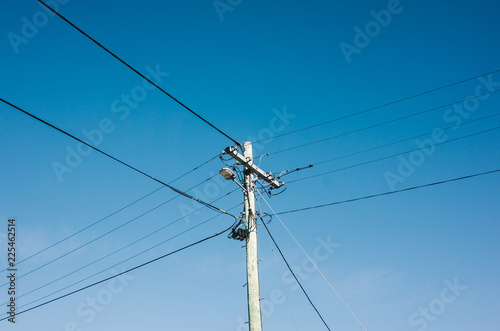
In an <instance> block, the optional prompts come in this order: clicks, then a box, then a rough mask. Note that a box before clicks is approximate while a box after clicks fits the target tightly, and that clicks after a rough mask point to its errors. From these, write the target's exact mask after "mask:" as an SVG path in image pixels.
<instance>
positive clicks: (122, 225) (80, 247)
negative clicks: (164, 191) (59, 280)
mask: <svg viewBox="0 0 500 331" xmlns="http://www.w3.org/2000/svg"><path fill="white" fill-rule="evenodd" d="M215 176H216V175H213V176H212V177H210V178H208V179H206V180H204V181H202V182H201V183H199V184H197V185H195V186H193V187H191V188H190V189H189V190H187V191H191V190H192V189H194V188H196V187H198V186H200V185H201V184H203V183H205V182H207V181H209V180H210V179H212V178H213V177H215ZM230 193H232V192H230ZM177 197H178V195H176V196H175V197H173V198H170V199H168V200H167V201H165V202H163V203H161V204H159V205H157V206H156V207H154V208H152V209H150V210H148V211H146V212H144V213H142V214H141V215H139V216H136V217H134V218H132V219H131V220H129V221H127V222H125V223H122V224H120V225H118V226H117V227H115V228H113V229H111V230H109V231H107V232H105V233H103V234H101V235H99V236H97V237H95V238H94V239H92V240H90V241H87V242H85V243H83V244H81V245H80V246H78V247H76V248H73V249H72V250H70V251H69V252H66V253H64V254H62V255H59V256H58V257H56V258H54V259H52V260H50V261H47V262H45V263H44V264H42V265H41V266H38V267H36V268H35V269H32V270H30V271H28V272H25V273H23V274H22V275H20V276H18V277H17V278H18V279H21V278H23V277H25V276H28V275H30V274H32V273H33V272H35V271H37V270H40V269H42V268H44V267H46V266H48V265H49V264H52V263H54V262H56V261H58V260H60V259H62V258H63V257H65V256H68V255H70V254H71V253H74V252H76V251H78V250H80V249H82V248H83V247H86V246H88V245H90V244H92V243H94V242H96V241H97V240H99V239H102V238H104V237H106V236H107V235H109V234H111V233H113V232H115V231H116V230H119V229H121V228H123V227H125V226H126V225H129V224H131V223H132V222H134V221H136V220H138V219H139V218H141V217H143V216H145V215H147V214H149V213H151V212H152V211H154V210H156V209H158V208H160V207H162V206H164V205H166V204H167V203H169V202H171V201H172V200H174V199H176V198H177ZM217 200H219V199H217ZM217 200H215V201H217ZM202 208H203V207H201V208H199V209H202ZM142 239H144V238H142ZM8 284H9V282H6V283H4V284H2V285H0V288H1V287H4V286H5V285H8Z"/></svg>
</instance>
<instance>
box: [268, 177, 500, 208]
mask: <svg viewBox="0 0 500 331" xmlns="http://www.w3.org/2000/svg"><path fill="white" fill-rule="evenodd" d="M496 172H500V169H495V170H491V171H486V172H481V173H477V174H473V175H468V176H463V177H457V178H452V179H447V180H442V181H439V182H434V183H428V184H424V185H419V186H413V187H408V188H405V189H401V190H395V191H388V192H384V193H377V194H372V195H367V196H364V197H359V198H353V199H348V200H342V201H336V202H330V203H325V204H322V205H317V206H312V207H305V208H300V209H294V210H287V211H282V212H279V213H277V215H284V214H289V213H296V212H300V211H305V210H310V209H316V208H323V207H327V206H334V205H340V204H343V203H348V202H354V201H359V200H365V199H371V198H375V197H380V196H384V195H390V194H396V193H401V192H406V191H411V190H416V189H420V188H424V187H429V186H434V185H440V184H445V183H450V182H455V181H459V180H463V179H468V178H473V177H479V176H484V175H488V174H493V173H496Z"/></svg>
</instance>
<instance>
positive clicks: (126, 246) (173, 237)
mask: <svg viewBox="0 0 500 331" xmlns="http://www.w3.org/2000/svg"><path fill="white" fill-rule="evenodd" d="M236 190H237V189H235V190H233V191H231V192H229V193H227V194H226V195H224V196H228V195H229V194H231V193H233V192H235V191H236ZM221 198H222V197H221ZM219 199H220V198H219ZM219 199H217V200H219ZM240 205H241V203H240V204H238V205H236V206H234V207H232V208H230V209H229V210H232V209H234V208H236V207H238V206H240ZM199 209H201V208H199ZM199 209H197V210H194V211H192V212H191V213H189V214H187V215H185V216H183V217H181V218H179V219H177V220H175V221H173V222H170V223H169V224H167V225H165V226H163V227H161V228H159V229H157V230H155V231H153V232H151V233H150V234H148V235H145V236H143V237H142V238H139V239H137V240H135V241H133V242H132V243H130V244H127V245H125V246H123V247H121V248H119V249H117V250H115V251H114V252H112V253H109V254H107V255H105V256H103V257H101V258H99V259H97V260H94V261H92V262H90V263H88V264H86V265H84V266H82V267H80V268H78V269H76V270H73V271H72V272H70V273H67V274H66V275H64V276H61V277H59V278H57V279H54V280H52V281H50V282H49V283H46V284H44V285H41V286H39V287H37V288H35V289H33V290H31V291H29V292H26V293H24V294H22V295H20V296H19V297H18V298H21V297H24V296H26V295H28V294H31V293H33V292H36V291H38V290H40V289H42V288H45V287H47V286H49V285H51V284H54V283H55V282H57V281H60V280H62V279H64V278H66V277H68V276H70V275H72V274H74V273H76V272H78V271H81V270H83V269H85V268H87V267H89V266H91V265H93V264H95V263H97V262H99V261H102V260H104V259H105V258H107V257H110V256H111V255H114V254H116V253H118V252H120V251H122V250H124V249H125V248H128V247H130V246H132V245H134V244H136V243H138V242H140V241H142V240H144V239H146V238H148V237H150V236H151V235H153V234H155V233H157V232H159V231H161V230H164V229H165V228H167V227H169V226H171V225H173V224H175V223H177V222H179V221H180V220H182V219H184V218H186V217H188V216H190V215H192V214H194V213H196V212H197V211H198V210H199ZM221 215H222V214H218V215H215V216H213V217H211V218H209V219H207V220H205V221H203V222H201V223H199V224H197V225H195V226H193V227H191V228H189V229H187V230H185V231H182V232H181V233H179V234H177V235H175V236H172V237H170V238H168V239H166V240H164V241H162V242H160V243H158V244H155V245H153V246H151V247H149V248H147V249H145V250H143V251H141V252H139V253H137V254H134V255H133V256H131V257H129V258H126V259H125V260H122V261H120V262H118V263H116V264H114V265H112V266H110V267H107V268H106V269H104V270H101V271H99V272H96V273H94V274H92V275H90V276H88V277H85V278H84V279H81V280H79V281H77V282H75V283H72V284H71V285H68V286H65V287H63V288H62V289H59V290H57V291H55V292H52V293H50V294H48V295H45V296H43V297H41V298H39V299H37V300H34V301H31V302H30V303H27V304H25V305H23V306H21V307H20V308H22V307H26V306H29V305H30V304H33V303H35V302H38V301H40V300H43V299H45V298H47V297H50V296H52V295H54V294H56V293H59V292H61V291H63V290H65V289H67V288H69V287H72V286H74V285H76V284H79V283H81V282H84V281H86V280H87V279H91V278H93V277H95V276H97V275H99V274H102V273H103V272H105V271H107V270H110V269H112V268H114V267H117V266H119V265H120V264H123V263H125V262H127V261H130V260H131V259H133V258H135V257H137V256H139V255H142V254H144V253H146V252H149V251H150V250H152V249H154V248H156V247H159V246H161V245H163V244H165V243H167V242H169V241H171V240H172V239H175V238H177V237H180V236H181V235H183V234H185V233H187V232H189V231H191V230H194V229H195V228H197V227H199V226H201V225H203V224H206V223H208V222H210V221H212V220H214V219H216V218H217V217H219V216H221ZM7 303H8V302H5V303H2V304H7Z"/></svg>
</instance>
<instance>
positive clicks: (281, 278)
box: [255, 199, 299, 331]
mask: <svg viewBox="0 0 500 331" xmlns="http://www.w3.org/2000/svg"><path fill="white" fill-rule="evenodd" d="M255 201H256V202H257V204H258V205H259V210H262V208H261V207H260V202H259V200H258V199H256V200H255ZM260 220H261V221H262V222H263V223H264V222H265V221H264V219H263V218H262V217H260ZM267 239H268V240H269V246H270V247H271V252H273V257H274V262H275V263H276V269H278V273H279V275H280V280H281V285H283V290H284V291H285V296H286V301H287V302H288V307H290V313H291V315H292V318H293V323H294V324H295V329H296V330H297V331H298V330H299V326H298V324H297V320H296V319H295V314H294V312H293V308H292V303H291V302H290V297H289V296H288V291H287V290H286V286H285V282H284V281H283V274H282V273H281V269H280V266H279V264H278V258H277V257H276V254H275V253H274V248H273V243H272V242H271V237H270V236H269V234H267Z"/></svg>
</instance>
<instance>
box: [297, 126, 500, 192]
mask: <svg viewBox="0 0 500 331" xmlns="http://www.w3.org/2000/svg"><path fill="white" fill-rule="evenodd" d="M498 129H500V126H497V127H494V128H492V129H488V130H483V131H480V132H476V133H472V134H468V135H466V136H462V137H458V138H454V139H450V140H446V141H443V142H440V143H435V144H434V145H430V146H425V147H420V148H415V149H412V150H409V151H405V152H401V153H397V154H392V155H389V156H384V157H381V158H378V159H375V160H370V161H366V162H361V163H357V164H354V165H350V166H347V167H343V168H338V169H334V170H330V171H326V172H322V173H319V174H316V175H311V176H307V177H303V178H299V179H295V180H291V181H289V182H288V183H294V182H300V181H303V180H306V179H311V178H315V177H319V176H324V175H328V174H331V173H334V172H338V171H342V170H347V169H351V168H355V167H359V166H362V165H366V164H370V163H374V162H378V161H382V160H386V159H390V158H393V157H396V156H400V155H404V154H408V153H411V152H415V151H419V150H422V149H426V148H429V147H433V146H438V145H444V144H447V143H450V142H453V141H457V140H461V139H467V138H470V137H473V136H477V135H480V134H483V133H487V132H491V131H494V130H498Z"/></svg>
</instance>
